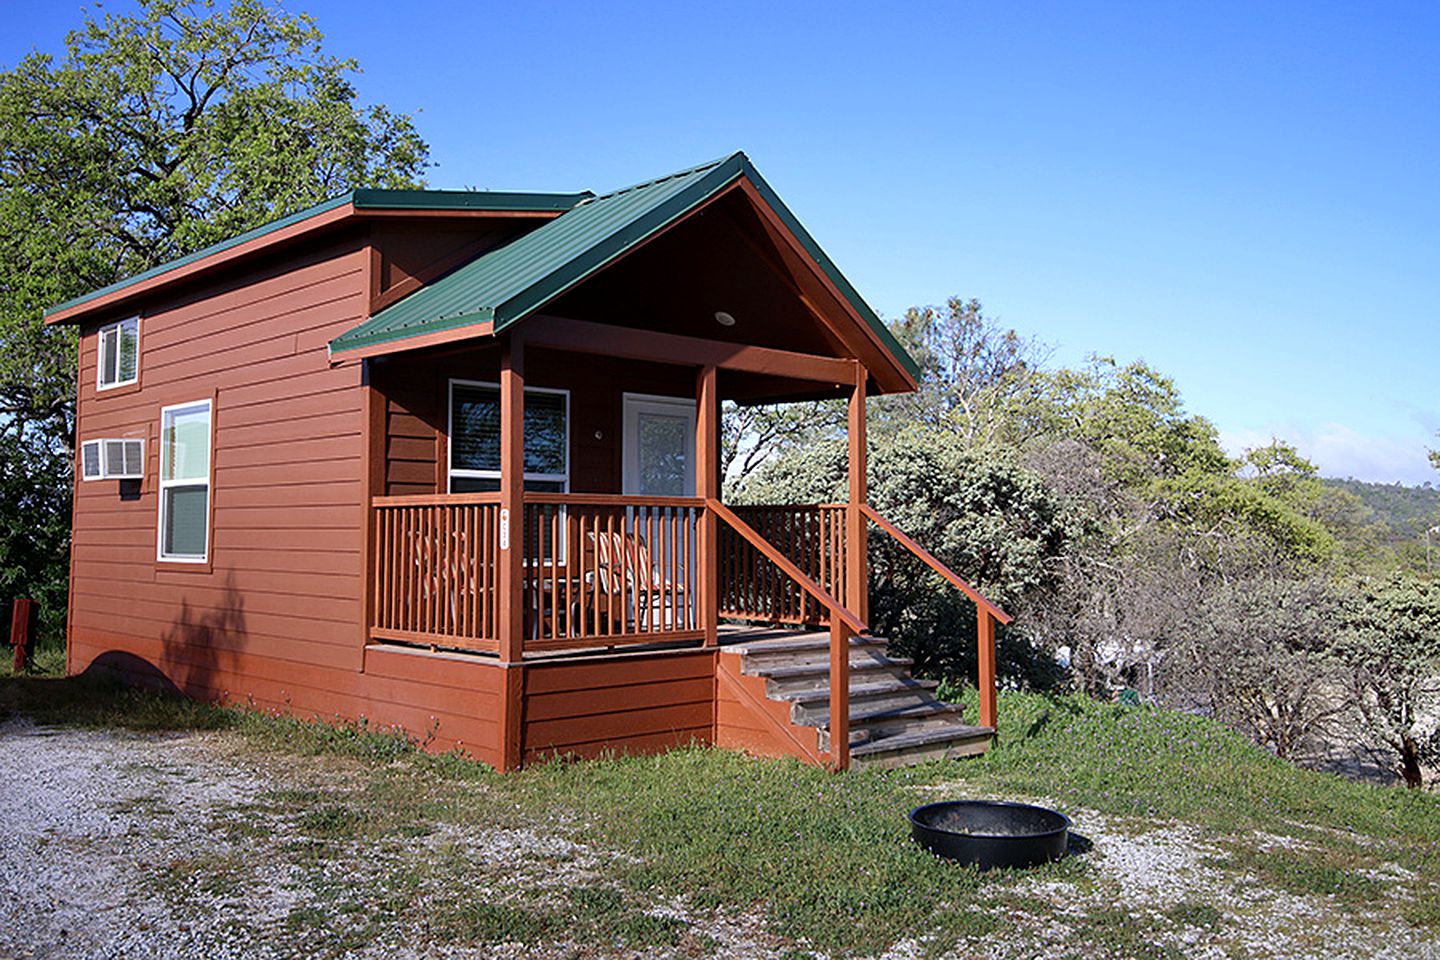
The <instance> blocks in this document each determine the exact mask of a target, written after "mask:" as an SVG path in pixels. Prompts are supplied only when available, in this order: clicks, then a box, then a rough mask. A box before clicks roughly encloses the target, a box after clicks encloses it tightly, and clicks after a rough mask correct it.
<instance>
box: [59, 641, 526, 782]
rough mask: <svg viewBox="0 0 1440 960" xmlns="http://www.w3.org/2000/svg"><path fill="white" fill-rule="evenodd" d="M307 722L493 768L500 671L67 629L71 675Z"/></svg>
mask: <svg viewBox="0 0 1440 960" xmlns="http://www.w3.org/2000/svg"><path fill="white" fill-rule="evenodd" d="M92 665H94V666H96V667H98V668H101V669H104V670H106V671H109V672H111V673H114V674H116V675H118V676H119V677H120V678H121V679H122V680H125V681H127V682H131V683H137V684H141V685H144V686H149V687H154V688H159V689H165V690H170V691H174V692H179V693H183V694H185V695H187V696H191V697H195V698H197V699H202V700H210V701H216V702H221V703H228V704H236V705H243V706H252V707H255V708H258V709H261V710H267V711H277V712H282V713H287V714H290V715H293V716H297V717H302V718H306V719H310V718H315V719H320V720H331V721H333V720H335V719H337V718H338V719H343V720H348V721H355V720H359V719H360V718H361V717H364V718H365V719H366V721H367V722H368V723H369V725H370V727H371V728H372V729H376V730H383V729H386V728H391V727H400V728H401V729H403V730H404V731H405V732H406V733H407V734H409V735H410V736H412V737H414V738H416V739H417V740H420V741H421V742H422V743H423V744H424V746H425V748H426V749H428V750H432V751H435V752H442V753H443V752H448V751H451V750H457V749H458V750H461V751H464V752H465V753H468V754H470V755H471V756H473V757H474V758H476V759H478V760H482V761H484V762H486V763H488V764H490V765H492V766H498V764H499V761H500V755H499V727H498V724H497V717H498V715H499V696H500V683H501V679H502V677H501V674H502V672H503V671H501V670H500V669H499V668H498V667H496V666H494V665H493V664H490V663H487V662H485V661H483V660H480V659H477V658H466V657H458V656H447V655H445V654H438V655H437V654H428V653H423V652H419V653H412V652H411V651H406V650H401V649H386V648H381V647H370V648H367V649H366V651H365V667H366V671H365V672H364V673H360V672H357V671H355V670H349V669H343V668H342V669H337V668H332V667H324V666H317V665H313V664H306V663H300V662H296V661H293V660H284V659H279V658H275V657H271V656H265V655H261V654H256V653H250V652H247V651H244V650H217V649H215V648H213V647H201V646H199V645H184V644H174V643H164V642H161V641H157V640H147V639H143V638H139V637H122V636H114V635H108V634H97V633H93V632H89V631H84V632H81V631H76V633H75V635H74V636H73V638H72V641H71V668H70V669H71V671H72V672H73V673H82V672H84V671H86V670H87V669H89V668H90V667H91V666H92Z"/></svg>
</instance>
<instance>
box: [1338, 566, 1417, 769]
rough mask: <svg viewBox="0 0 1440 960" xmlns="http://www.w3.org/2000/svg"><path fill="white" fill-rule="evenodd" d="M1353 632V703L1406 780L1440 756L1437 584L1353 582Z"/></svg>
mask: <svg viewBox="0 0 1440 960" xmlns="http://www.w3.org/2000/svg"><path fill="white" fill-rule="evenodd" d="M1355 592H1356V600H1355V605H1354V610H1353V614H1352V616H1353V621H1352V624H1353V627H1354V629H1353V632H1352V633H1351V634H1350V636H1349V642H1348V643H1347V644H1346V645H1345V648H1344V651H1343V652H1344V654H1345V656H1346V659H1347V660H1348V662H1349V663H1350V665H1351V667H1352V669H1353V671H1354V674H1353V677H1354V691H1353V692H1354V702H1355V705H1356V707H1357V708H1358V709H1359V711H1360V713H1361V715H1362V716H1363V717H1364V720H1365V722H1366V725H1367V727H1368V731H1369V733H1370V735H1371V737H1372V740H1373V742H1374V744H1375V746H1376V747H1377V748H1378V750H1379V752H1380V753H1381V754H1382V755H1383V756H1384V757H1385V758H1386V759H1387V760H1388V761H1389V762H1390V763H1393V765H1394V767H1395V768H1396V769H1397V770H1398V771H1399V773H1400V775H1401V777H1403V778H1404V780H1405V782H1406V784H1408V785H1409V786H1411V787H1418V786H1420V785H1421V783H1422V774H1421V765H1422V764H1423V763H1426V762H1436V761H1437V760H1440V733H1437V731H1436V727H1435V720H1434V711H1435V709H1436V708H1437V706H1440V583H1437V582H1436V581H1435V580H1433V579H1431V578H1429V577H1420V576H1416V575H1414V574H1407V573H1396V574H1393V575H1392V576H1390V577H1387V578H1385V579H1378V580H1377V579H1371V580H1366V581H1362V582H1360V583H1358V584H1356V585H1355Z"/></svg>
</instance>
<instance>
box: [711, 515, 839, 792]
mask: <svg viewBox="0 0 1440 960" xmlns="http://www.w3.org/2000/svg"><path fill="white" fill-rule="evenodd" d="M705 508H706V509H707V510H709V511H711V512H712V513H714V514H715V516H716V517H717V518H719V519H720V520H723V521H725V523H726V525H727V526H729V527H730V529H732V530H734V531H735V532H736V533H738V534H740V536H741V537H742V538H743V539H745V540H747V541H749V543H750V545H751V546H752V547H754V548H755V549H756V550H759V551H760V554H761V555H762V556H763V557H765V559H767V560H769V561H770V562H771V563H773V564H775V566H777V567H779V568H780V571H781V572H782V573H784V574H785V575H786V576H787V577H789V578H790V579H791V580H794V581H795V582H796V583H798V584H799V585H800V588H801V589H802V590H804V591H805V592H806V593H808V594H810V595H811V596H812V597H814V598H815V599H816V600H818V601H819V602H820V603H822V604H824V605H825V606H826V607H827V608H828V609H829V611H830V762H831V765H832V766H833V767H834V768H835V769H836V770H844V769H846V768H847V767H849V766H850V637H851V636H852V635H853V634H858V633H864V632H865V631H866V629H867V627H866V626H865V624H864V622H863V621H861V619H860V618H859V617H857V616H855V614H853V613H851V612H850V609H849V608H848V607H846V606H845V604H843V603H841V602H840V601H839V600H837V599H835V598H834V597H833V596H831V595H830V593H829V592H828V591H827V590H826V589H825V588H824V587H822V586H820V584H818V583H816V582H815V581H814V580H812V579H811V578H810V577H809V576H807V575H806V573H805V571H803V570H801V569H800V568H799V567H798V566H796V565H795V563H794V562H793V561H791V560H790V558H789V557H787V556H785V554H783V553H781V552H780V550H779V549H778V548H777V547H776V546H775V545H774V544H773V543H771V542H770V541H769V540H767V539H765V537H764V536H762V535H761V534H760V533H759V532H758V531H757V530H756V529H755V528H754V527H752V526H750V524H748V523H746V522H745V521H744V520H741V519H740V517H739V516H737V515H736V514H735V512H734V511H733V510H731V509H730V508H729V507H727V506H725V504H723V503H721V502H720V501H719V500H716V499H714V498H713V497H707V498H706V499H705Z"/></svg>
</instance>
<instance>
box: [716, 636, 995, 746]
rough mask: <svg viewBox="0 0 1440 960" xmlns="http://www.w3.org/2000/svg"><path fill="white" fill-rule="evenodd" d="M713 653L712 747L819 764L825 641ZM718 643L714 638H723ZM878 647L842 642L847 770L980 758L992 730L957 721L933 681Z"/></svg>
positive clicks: (784, 641) (880, 642)
mask: <svg viewBox="0 0 1440 960" xmlns="http://www.w3.org/2000/svg"><path fill="white" fill-rule="evenodd" d="M757 635H758V636H761V637H763V639H741V640H739V641H737V642H733V643H730V644H728V645H725V646H722V647H721V648H720V665H719V670H718V675H719V680H718V682H719V687H720V690H719V701H718V711H717V718H716V734H717V740H718V741H719V742H720V743H721V745H723V746H730V747H738V748H740V749H744V750H748V751H749V752H752V753H758V754H762V755H766V756H776V755H792V756H798V757H800V758H801V759H806V760H811V761H814V762H823V760H824V758H825V757H826V755H828V754H829V752H830V730H829V719H830V717H829V713H830V635H829V633H828V632H815V633H808V632H793V633H783V634H782V633H779V632H778V631H767V632H766V633H765V634H757ZM722 642H723V640H722ZM886 646H887V641H886V640H884V639H881V638H879V637H870V636H856V637H852V638H851V640H850V765H851V766H852V767H855V768H867V767H868V768H890V767H903V766H909V765H912V764H916V763H923V762H925V761H927V760H940V759H953V758H957V757H966V756H973V755H975V754H980V753H984V752H985V751H986V750H987V749H988V748H989V746H990V741H991V738H992V736H993V735H994V730H992V729H991V728H990V727H977V726H971V725H968V724H966V723H965V721H964V718H963V717H962V716H961V708H960V707H959V706H957V705H956V704H951V703H945V702H944V701H942V700H939V699H937V698H936V696H935V694H934V691H935V688H936V687H937V686H938V684H937V683H936V682H935V681H933V680H917V679H915V678H914V677H912V676H911V675H910V666H911V664H912V661H911V660H909V659H907V658H903V657H891V656H889V655H888V653H887V652H886Z"/></svg>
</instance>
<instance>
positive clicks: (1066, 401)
mask: <svg viewBox="0 0 1440 960" xmlns="http://www.w3.org/2000/svg"><path fill="white" fill-rule="evenodd" d="M1027 416H1029V417H1031V418H1033V419H1035V420H1037V421H1038V422H1037V423H1036V430H1035V432H1036V433H1038V434H1040V435H1043V436H1045V437H1049V438H1052V439H1073V440H1078V441H1080V442H1081V443H1084V444H1086V445H1087V446H1089V447H1091V448H1092V449H1094V450H1096V451H1097V452H1098V453H1099V454H1100V456H1101V467H1102V469H1103V470H1104V471H1105V474H1106V476H1107V477H1110V478H1112V479H1115V480H1117V481H1119V482H1121V483H1123V484H1126V485H1128V486H1139V485H1141V484H1143V483H1146V482H1149V481H1151V480H1154V479H1157V478H1163V477H1174V476H1178V475H1180V474H1182V473H1185V472H1186V471H1187V470H1194V471H1198V472H1200V473H1204V474H1224V473H1229V472H1231V470H1232V469H1233V467H1232V465H1231V463H1230V460H1229V458H1228V457H1226V456H1225V451H1224V450H1222V449H1221V448H1220V441H1219V439H1218V435H1217V433H1216V430H1215V427H1214V425H1213V424H1211V423H1210V421H1208V420H1206V419H1205V418H1204V417H1198V416H1191V415H1188V414H1186V412H1185V408H1184V404H1183V402H1182V401H1181V398H1180V392H1179V390H1178V389H1176V387H1175V381H1174V380H1172V379H1170V378H1169V377H1166V376H1164V375H1162V374H1161V373H1159V372H1158V371H1156V370H1155V369H1154V368H1152V367H1150V366H1148V365H1147V364H1145V363H1144V362H1143V361H1135V362H1133V363H1130V364H1127V365H1125V366H1121V365H1120V364H1119V363H1118V362H1116V360H1115V359H1114V358H1112V357H1092V358H1091V359H1090V363H1089V365H1088V366H1087V367H1084V368H1082V369H1079V370H1072V369H1061V370H1057V371H1054V372H1053V373H1047V374H1046V376H1045V383H1044V385H1043V389H1042V394H1041V397H1040V402H1038V403H1036V404H1035V405H1033V406H1032V407H1031V408H1030V410H1029V411H1028V412H1027Z"/></svg>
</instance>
